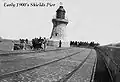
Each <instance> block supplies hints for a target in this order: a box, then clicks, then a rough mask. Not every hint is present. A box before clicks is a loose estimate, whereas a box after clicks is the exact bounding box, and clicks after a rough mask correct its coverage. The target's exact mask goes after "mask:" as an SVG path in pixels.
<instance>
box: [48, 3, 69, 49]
mask: <svg viewBox="0 0 120 82" xmlns="http://www.w3.org/2000/svg"><path fill="white" fill-rule="evenodd" d="M65 13H66V11H65V9H64V8H63V6H62V5H61V6H59V8H58V9H57V11H56V16H55V17H54V18H53V19H52V23H53V29H52V32H51V36H50V40H51V45H53V46H58V45H59V41H62V47H65V46H69V43H68V41H67V35H66V26H67V24H68V20H67V19H66V17H65Z"/></svg>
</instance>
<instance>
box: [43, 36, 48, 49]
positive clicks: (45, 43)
mask: <svg viewBox="0 0 120 82" xmlns="http://www.w3.org/2000/svg"><path fill="white" fill-rule="evenodd" d="M43 46H44V51H45V50H46V48H47V39H46V38H45V37H44V40H43Z"/></svg>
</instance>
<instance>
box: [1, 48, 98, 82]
mask: <svg viewBox="0 0 120 82" xmlns="http://www.w3.org/2000/svg"><path fill="white" fill-rule="evenodd" d="M76 51H77V50H76ZM89 52H90V49H86V50H85V51H84V52H82V53H80V54H78V55H76V56H73V57H70V58H66V59H64V60H62V61H59V62H55V63H52V64H49V65H47V66H43V67H40V68H37V69H34V70H30V71H27V72H24V73H21V74H16V75H14V76H11V77H7V78H4V79H2V80H1V82H55V81H58V80H60V79H61V78H63V77H65V76H66V74H68V73H70V72H71V71H72V70H74V68H76V66H78V64H80V63H81V61H82V60H83V59H85V57H86V56H87V55H88V53H89ZM61 53H62V52H61ZM91 54H92V55H91V56H90V58H89V59H87V62H85V64H84V65H83V66H82V67H81V68H80V69H79V70H77V71H76V72H75V74H73V75H72V77H71V78H70V79H69V80H68V82H89V79H90V76H91V71H92V67H93V64H94V60H95V56H96V53H95V51H94V50H92V53H91ZM54 55H55V54H54ZM54 55H52V57H54ZM49 57H50V56H49ZM49 57H47V56H44V58H45V59H46V58H49Z"/></svg>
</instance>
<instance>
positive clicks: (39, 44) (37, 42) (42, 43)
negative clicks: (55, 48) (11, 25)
mask: <svg viewBox="0 0 120 82" xmlns="http://www.w3.org/2000/svg"><path fill="white" fill-rule="evenodd" d="M32 46H33V48H34V49H37V50H38V49H44V50H45V49H46V47H47V39H46V38H45V37H44V38H42V37H39V38H34V39H32Z"/></svg>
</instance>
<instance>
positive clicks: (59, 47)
mask: <svg viewBox="0 0 120 82" xmlns="http://www.w3.org/2000/svg"><path fill="white" fill-rule="evenodd" d="M61 44H62V42H61V40H60V41H59V48H61Z"/></svg>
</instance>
